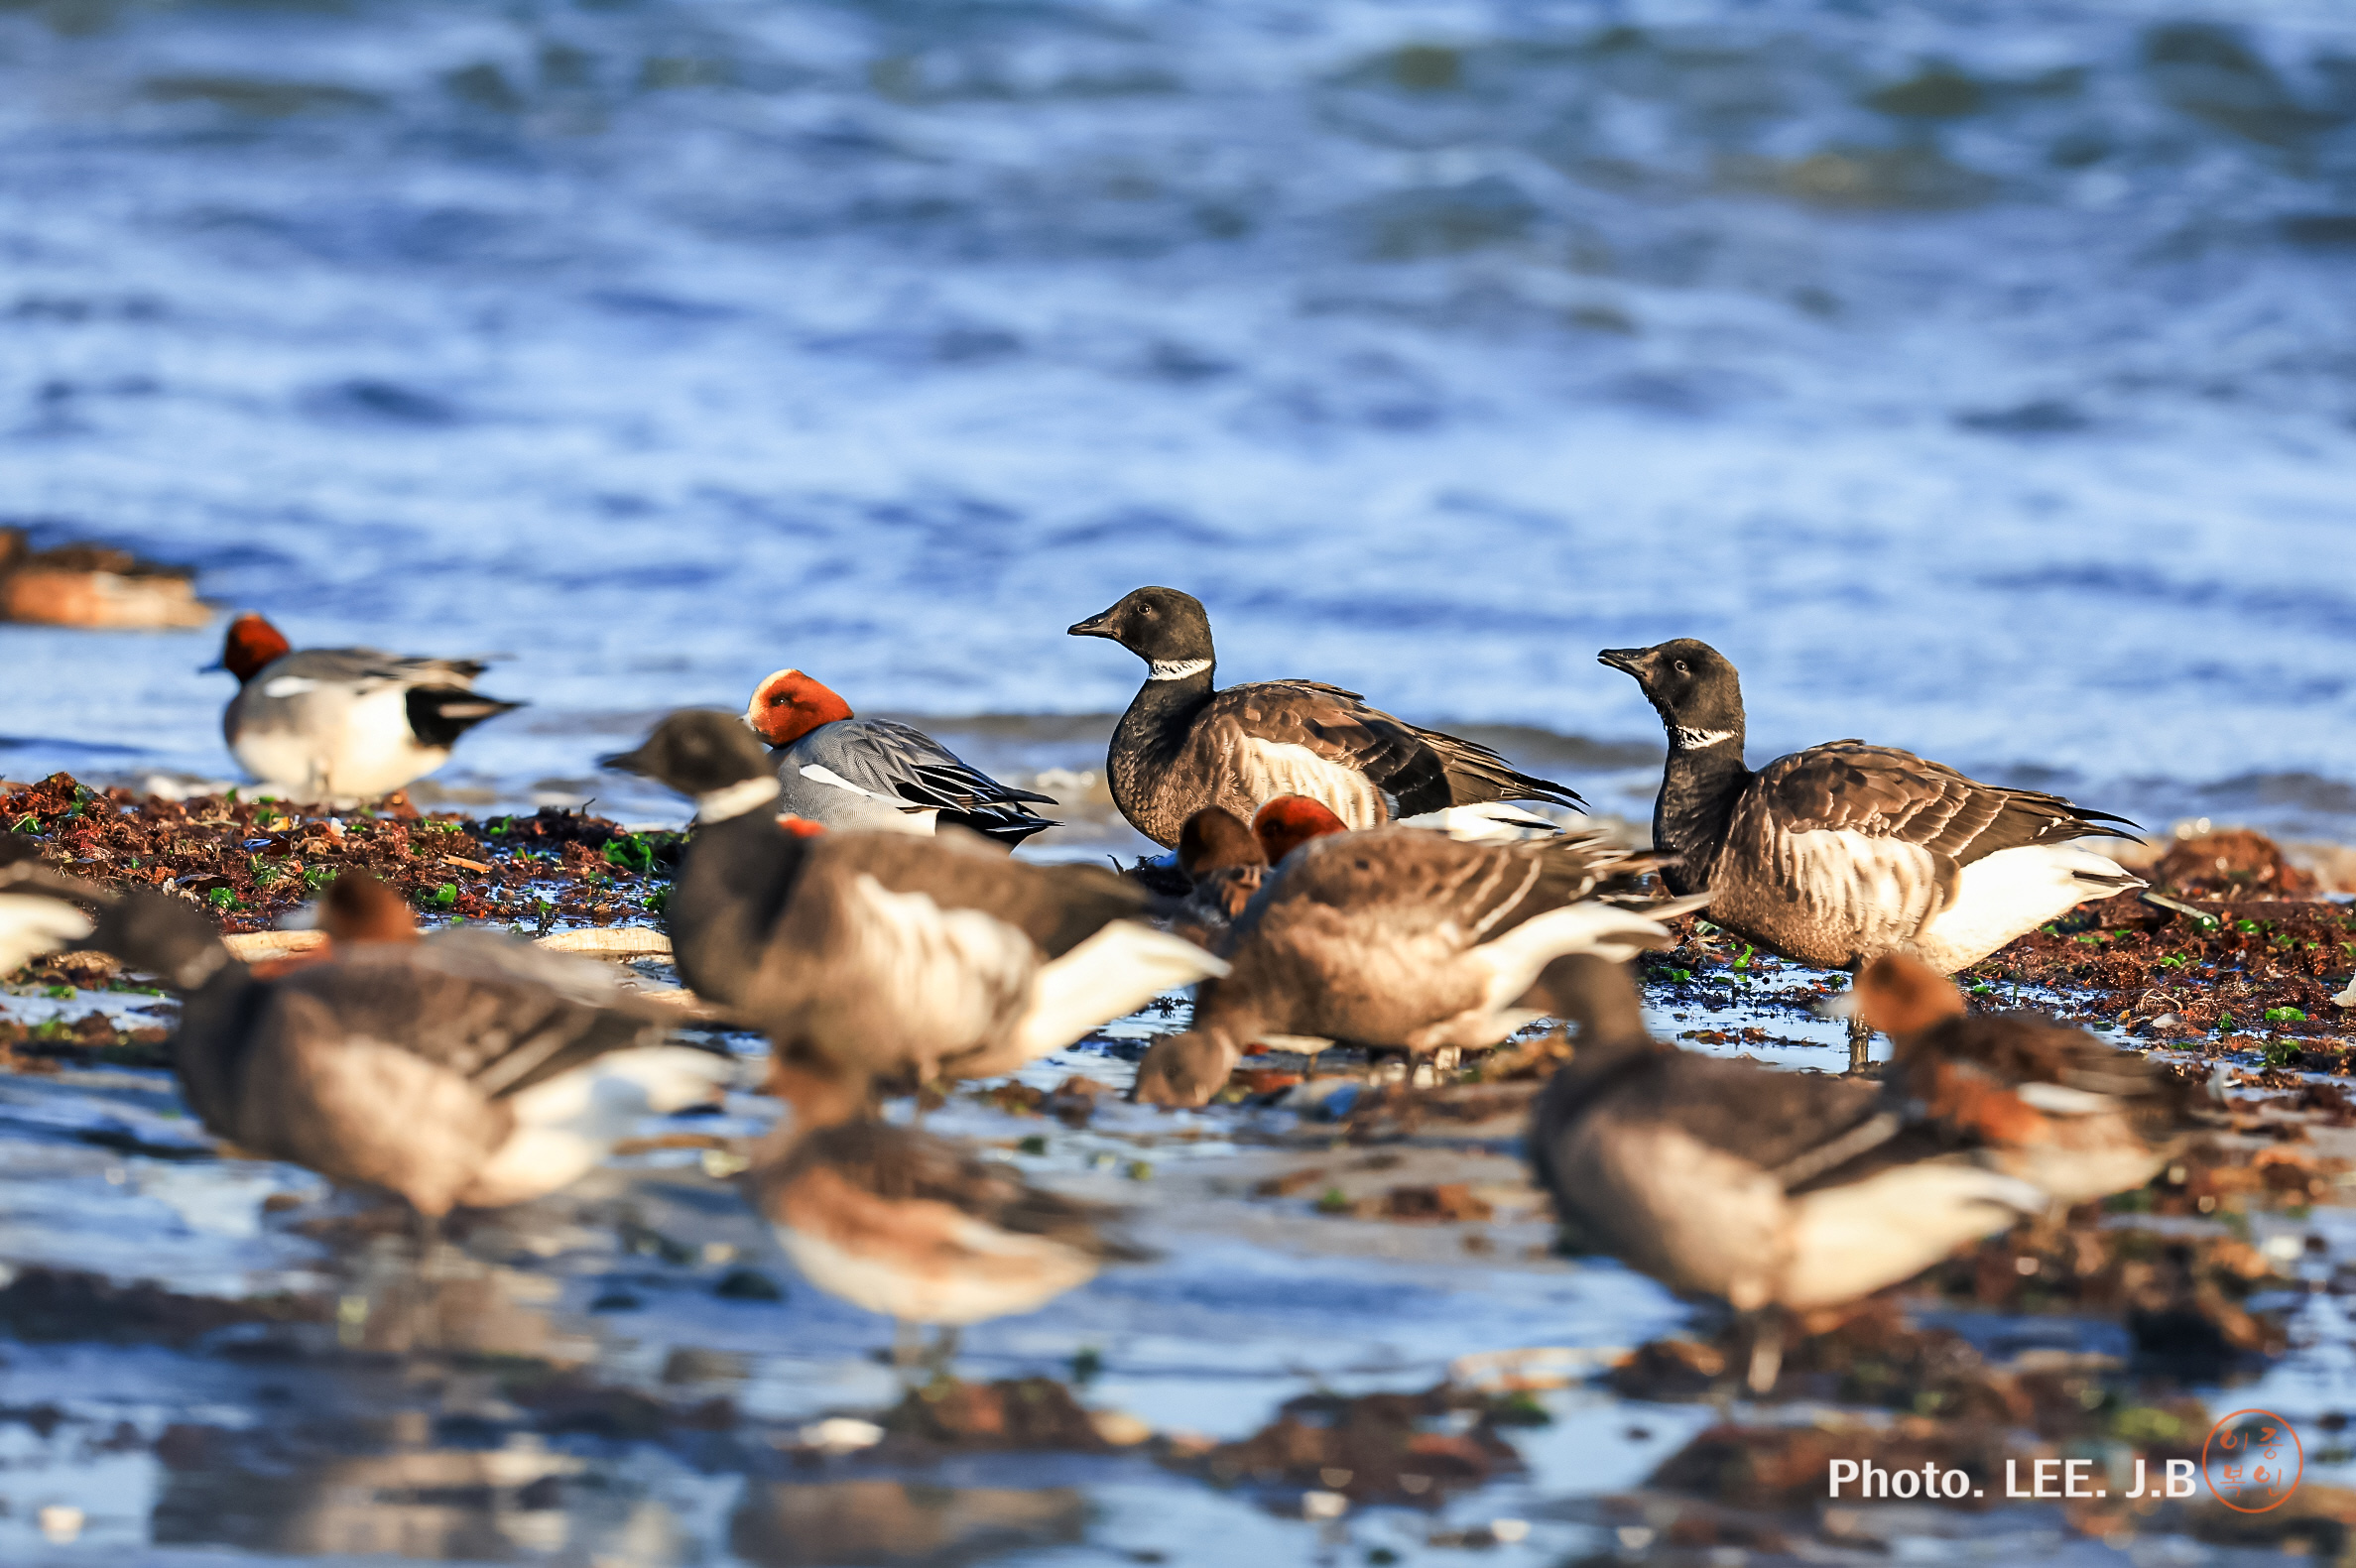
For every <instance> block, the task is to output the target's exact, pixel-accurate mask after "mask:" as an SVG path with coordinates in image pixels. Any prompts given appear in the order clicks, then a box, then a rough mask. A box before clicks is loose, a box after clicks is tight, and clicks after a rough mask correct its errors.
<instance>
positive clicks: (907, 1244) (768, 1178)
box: [746, 1058, 1152, 1366]
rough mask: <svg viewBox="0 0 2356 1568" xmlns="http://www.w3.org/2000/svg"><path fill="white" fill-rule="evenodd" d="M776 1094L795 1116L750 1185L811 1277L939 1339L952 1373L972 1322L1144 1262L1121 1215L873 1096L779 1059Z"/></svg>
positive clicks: (773, 1081)
mask: <svg viewBox="0 0 2356 1568" xmlns="http://www.w3.org/2000/svg"><path fill="white" fill-rule="evenodd" d="M769 1087H770V1089H771V1092H773V1093H775V1094H776V1095H777V1096H778V1097H779V1098H780V1099H782V1100H784V1101H785V1102H786V1103H787V1104H788V1105H789V1106H791V1107H792V1111H791V1114H790V1115H789V1116H788V1117H787V1118H786V1119H785V1120H784V1121H782V1122H781V1123H780V1124H779V1125H778V1128H777V1130H776V1131H774V1132H773V1133H771V1134H770V1135H769V1136H768V1138H767V1139H766V1140H765V1141H764V1142H763V1143H762V1145H761V1146H760V1147H759V1148H758V1149H757V1150H756V1151H755V1155H754V1161H753V1165H752V1168H751V1169H750V1170H749V1171H747V1172H746V1182H747V1185H748V1187H749V1189H750V1191H751V1194H752V1200H753V1206H754V1207H755V1208H756V1209H757V1210H759V1212H760V1213H761V1215H762V1217H763V1218H765V1219H767V1220H768V1221H769V1222H770V1224H771V1225H772V1226H773V1227H774V1228H775V1230H776V1234H777V1239H778V1243H779V1245H780V1246H781V1247H782V1248H783V1249H784V1250H785V1253H786V1256H787V1257H788V1258H790V1259H792V1260H793V1263H794V1266H795V1267H796V1268H798V1269H800V1270H801V1272H802V1276H803V1277H804V1278H805V1279H807V1280H808V1281H809V1282H810V1283H811V1284H813V1285H815V1286H817V1287H818V1288H819V1289H820V1290H823V1291H825V1292H826V1293H827V1294H829V1295H833V1296H839V1297H841V1298H842V1299H843V1300H845V1301H848V1302H850V1303H851V1304H852V1305H854V1306H860V1307H864V1308H866V1309H867V1310H868V1311H870V1312H878V1313H881V1314H883V1315H884V1316H886V1317H889V1318H892V1319H894V1320H895V1321H896V1322H897V1323H898V1324H899V1325H900V1327H901V1330H902V1332H901V1336H900V1343H901V1347H902V1354H901V1355H900V1356H899V1357H898V1359H899V1360H901V1361H902V1362H903V1364H905V1363H906V1362H908V1361H910V1360H913V1359H914V1358H913V1357H912V1356H910V1355H909V1354H908V1353H907V1352H908V1338H909V1330H911V1329H913V1328H914V1327H915V1326H917V1325H920V1324H930V1325H933V1326H934V1327H936V1328H938V1329H939V1330H940V1343H939V1345H938V1346H937V1347H936V1348H935V1350H934V1351H933V1353H932V1357H931V1359H932V1361H933V1362H934V1364H935V1366H939V1365H942V1364H945V1362H946V1361H947V1359H948V1357H949V1355H950V1354H951V1353H952V1351H953V1348H954V1346H955V1343H956V1330H957V1329H959V1328H961V1327H962V1326H964V1325H966V1324H968V1323H979V1322H982V1321H984V1320H986V1319H989V1318H997V1317H1010V1316H1013V1315H1014V1314H1016V1313H1021V1312H1033V1311H1037V1310H1038V1309H1039V1308H1040V1307H1042V1306H1045V1305H1046V1304H1047V1303H1048V1302H1049V1301H1051V1300H1053V1299H1054V1298H1055V1297H1056V1296H1058V1295H1061V1294H1062V1293H1063V1292H1064V1291H1066V1290H1070V1289H1073V1288H1075V1287H1076V1286H1079V1285H1082V1284H1085V1283H1087V1282H1088V1280H1089V1279H1091V1278H1093V1277H1094V1276H1095V1274H1096V1272H1097V1270H1098V1269H1100V1268H1102V1267H1103V1266H1105V1265H1107V1264H1127V1263H1143V1262H1146V1261H1148V1260H1149V1259H1150V1258H1151V1256H1152V1255H1151V1254H1149V1253H1145V1252H1142V1251H1140V1250H1138V1249H1136V1248H1134V1247H1131V1246H1130V1245H1129V1244H1128V1243H1126V1242H1125V1241H1123V1240H1121V1239H1120V1238H1118V1237H1116V1236H1114V1235H1112V1234H1110V1233H1109V1232H1108V1231H1107V1230H1106V1229H1105V1228H1104V1226H1105V1222H1106V1221H1107V1220H1108V1219H1110V1218H1111V1217H1112V1215H1111V1211H1109V1210H1105V1209H1101V1208H1098V1207H1097V1206H1095V1205H1093V1204H1088V1203H1082V1202H1078V1201H1076V1200H1074V1199H1071V1198H1066V1197H1062V1196H1060V1195H1058V1194H1056V1193H1053V1192H1047V1191H1044V1190H1042V1189H1040V1188H1038V1187H1035V1186H1033V1185H1031V1184H1030V1183H1029V1182H1027V1181H1025V1180H1024V1179H1023V1178H1022V1176H1021V1174H1020V1173H1018V1172H1017V1171H1015V1170H1014V1169H1013V1168H1011V1167H1010V1166H1008V1165H1006V1164H1004V1163H1002V1162H999V1161H995V1160H985V1159H981V1158H978V1157H977V1156H975V1155H974V1154H973V1153H972V1152H971V1151H970V1150H968V1149H966V1148H965V1147H964V1146H961V1145H958V1144H955V1143H952V1142H950V1141H949V1140H947V1139H943V1138H939V1137H936V1136H934V1135H932V1134H930V1133H925V1132H922V1131H919V1130H917V1129H914V1128H906V1127H895V1126H892V1125H890V1124H889V1123H884V1122H877V1121H871V1120H868V1119H866V1118H865V1117H864V1116H862V1115H861V1112H862V1110H863V1108H864V1105H865V1095H864V1093H863V1092H862V1090H861V1088H860V1087H859V1086H858V1085H856V1084H855V1083H849V1082H845V1081H843V1080H842V1079H840V1078H838V1077H834V1076H831V1075H828V1074H825V1073H822V1072H816V1071H812V1070H810V1069H809V1068H807V1067H806V1066H801V1065H797V1064H792V1063H789V1062H787V1061H785V1060H784V1059H783V1058H780V1059H779V1060H778V1061H777V1062H776V1063H775V1064H774V1066H773V1068H772V1071H771V1076H770V1085H769Z"/></svg>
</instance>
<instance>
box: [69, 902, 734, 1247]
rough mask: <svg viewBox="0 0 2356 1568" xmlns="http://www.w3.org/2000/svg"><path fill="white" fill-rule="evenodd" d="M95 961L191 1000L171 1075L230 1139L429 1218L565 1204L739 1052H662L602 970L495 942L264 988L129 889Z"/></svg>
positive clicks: (413, 952) (202, 927) (664, 1016)
mask: <svg viewBox="0 0 2356 1568" xmlns="http://www.w3.org/2000/svg"><path fill="white" fill-rule="evenodd" d="M82 945H83V946H86V947H90V948H95V949H97V950H99V951H101V952H108V953H112V954H114V955H115V956H116V957H118V958H120V959H122V960H123V962H125V963H126V964H129V965H131V966H132V967H133V968H135V969H141V970H145V971H147V972H148V973H150V974H154V975H156V976H158V977H160V978H161V979H162V980H163V981H164V983H165V984H166V985H168V986H170V987H171V988H172V989H173V990H175V991H178V992H180V993H181V994H182V996H183V997H184V998H185V999H186V1001H185V1006H184V1009H183V1012H182V1015H181V1024H180V1027H179V1028H178V1029H177V1030H176V1031H174V1033H173V1036H172V1040H171V1045H170V1049H171V1052H172V1060H173V1067H174V1069H175V1071H177V1072H178V1074H179V1076H180V1082H181V1089H182V1092H183V1093H184V1094H186V1097H187V1101H188V1106H189V1108H190V1109H191V1110H193V1111H194V1112H195V1113H196V1115H197V1116H198V1118H199V1119H201V1120H202V1121H203V1123H204V1126H205V1127H206V1128H207V1129H208V1130H209V1131H210V1132H212V1133H213V1134H214V1135H215V1136H216V1137H219V1138H222V1139H225V1140H227V1141H228V1142H230V1143H232V1144H235V1145H236V1146H238V1147H240V1148H244V1149H248V1150H251V1151H253V1152H255V1153H258V1154H264V1155H267V1156H269V1157H271V1158H274V1159H286V1160H292V1161H293V1162H295V1163H296V1164H300V1165H307V1166H309V1167H310V1169H312V1170H315V1171H317V1172H318V1173H319V1174H320V1175H323V1176H326V1177H328V1178H330V1179H332V1180H336V1181H347V1182H360V1183H365V1184H367V1185H370V1186H375V1187H382V1188H385V1189H387V1190H389V1191H392V1192H396V1193H399V1194H400V1195H401V1196H402V1197H404V1198H406V1199H408V1200H409V1202H410V1203H411V1204H412V1205H414V1206H415V1207H416V1208H417V1210H418V1211H419V1212H420V1213H421V1214H425V1215H428V1216H437V1215H440V1214H444V1213H446V1212H448V1211H449V1210H450V1209H451V1208H453V1207H456V1206H459V1205H465V1206H468V1207H497V1206H499V1205H503V1204H509V1203H520V1202H523V1201H524V1200H526V1199H529V1198H535V1197H539V1196H541V1195H542V1194H544V1193H548V1192H553V1191H555V1190H556V1189H557V1188H558V1187H561V1186H563V1185H564V1184H565V1183H567V1182H569V1181H571V1180H573V1179H574V1178H575V1177H577V1176H580V1175H582V1174H584V1173H586V1172H587V1171H588V1170H589V1169H590V1167H592V1166H593V1165H595V1164H596V1163H598V1161H600V1160H601V1159H603V1158H604V1157H605V1156H606V1155H607V1154H608V1153H610V1152H611V1151H612V1148H613V1146H614V1145H615V1144H616V1143H617V1142H619V1141H620V1140H622V1139H624V1138H626V1137H628V1136H630V1134H631V1133H633V1132H634V1131H636V1129H637V1125H638V1123H639V1121H640V1120H641V1119H642V1118H644V1117H646V1116H648V1115H650V1114H658V1113H663V1112H668V1111H676V1110H680V1109H682V1108H684V1107H685V1106H687V1105H691V1104H694V1103H697V1102H698V1101H703V1100H709V1099H711V1098H713V1097H714V1094H715V1091H717V1090H718V1089H720V1088H721V1087H723V1086H724V1085H726V1084H727V1083H729V1082H731V1081H733V1079H734V1077H735V1063H734V1061H733V1060H732V1059H731V1058H729V1057H728V1056H727V1055H726V1054H725V1053H724V1052H712V1051H704V1050H695V1049H690V1048H688V1047H685V1046H674V1045H663V1044H661V1043H659V1042H660V1041H661V1040H662V1039H663V1037H664V1035H665V1034H666V1033H667V1032H668V1031H669V1029H670V1026H671V1025H672V1023H673V1022H674V1020H675V1017H676V1016H675V1015H674V1014H673V1013H672V1012H671V1011H670V1010H668V1009H665V1008H663V1007H660V1006H658V1005H656V1004H652V1003H646V1002H641V1001H638V1000H637V999H635V998H633V997H632V996H631V995H630V994H629V993H628V992H627V991H625V990H623V988H622V986H621V984H620V982H619V980H618V979H617V978H616V977H615V976H614V975H613V974H612V972H611V971H610V970H608V969H606V968H605V967H604V966H602V965H599V964H595V963H591V962H589V961H587V960H583V959H571V958H566V957H564V956H563V955H562V954H558V953H550V952H546V951H543V950H541V949H539V948H536V947H534V946H532V945H531V944H530V943H528V942H523V941H520V940H515V939H511V938H503V937H500V936H497V935H495V934H493V933H491V932H488V931H469V932H465V933H456V932H453V933H450V934H449V935H448V936H447V937H439V938H435V939H434V940H430V941H423V942H420V941H414V940H410V941H401V940H392V941H384V940H363V941H360V942H357V943H354V944H352V945H349V946H340V945H339V947H338V949H337V951H336V952H335V954H334V956H333V957H332V958H331V959H330V960H328V961H326V962H322V963H310V964H306V965H304V966H302V967H300V968H297V969H293V970H291V971H289V972H287V973H285V974H283V975H281V976H279V977H278V978H276V979H268V980H266V979H263V978H261V977H259V976H257V975H255V974H254V973H253V972H252V971H251V970H249V969H248V968H247V967H246V966H245V965H244V964H242V963H240V962H238V961H237V960H236V959H234V958H232V957H230V956H229V953H228V951H227V949H225V948H224V947H222V945H221V942H220V938H219V936H218V935H217V934H216V933H215V932H214V930H213V927H212V925H211V923H210V922H209V921H208V920H206V919H205V917H204V916H203V915H202V914H201V913H199V912H198V911H197V909H196V907H195V906H194V905H192V904H189V903H188V902H186V900H182V899H175V898H170V897H166V896H164V895H161V894H150V893H132V894H126V895H124V896H123V897H122V898H121V899H119V900H117V901H116V902H115V903H113V904H112V905H108V906H107V907H106V908H104V909H102V910H101V911H99V915H98V919H97V929H96V930H95V931H93V932H92V933H91V935H90V936H89V937H88V939H87V940H86V941H85V942H84V943H83V944H82Z"/></svg>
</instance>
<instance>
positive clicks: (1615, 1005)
mask: <svg viewBox="0 0 2356 1568" xmlns="http://www.w3.org/2000/svg"><path fill="white" fill-rule="evenodd" d="M1523 1005H1524V1006H1526V1007H1542V1008H1545V1009H1546V1010H1547V1012H1549V1013H1550V1014H1552V1015H1553V1016H1554V1017H1555V1018H1558V1019H1560V1020H1561V1021H1562V1022H1563V1023H1565V1024H1569V1025H1575V1026H1576V1027H1577V1029H1578V1043H1579V1044H1580V1045H1581V1046H1582V1047H1584V1046H1592V1045H1615V1044H1631V1043H1636V1042H1639V1041H1644V1040H1647V1039H1649V1038H1650V1036H1649V1035H1648V1034H1647V1032H1646V1030H1645V1008H1644V999H1643V998H1642V997H1641V996H1640V995H1639V994H1638V993H1637V989H1636V982H1635V980H1633V979H1632V978H1631V977H1630V976H1629V973H1628V966H1627V965H1626V964H1615V963H1613V962H1612V961H1611V960H1610V959H1608V958H1599V957H1597V956H1596V955H1595V954H1593V953H1570V954H1567V955H1565V956H1564V957H1561V958H1557V959H1555V960H1554V961H1553V962H1552V963H1550V964H1549V965H1547V967H1546V968H1545V969H1543V970H1541V971H1540V972H1539V976H1538V983H1537V984H1536V985H1534V986H1532V987H1531V988H1530V994H1529V995H1528V996H1527V997H1525V998H1524V999H1523Z"/></svg>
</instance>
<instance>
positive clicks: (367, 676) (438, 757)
mask: <svg viewBox="0 0 2356 1568" xmlns="http://www.w3.org/2000/svg"><path fill="white" fill-rule="evenodd" d="M213 667H215V668H219V669H226V670H228V671H229V672H230V673H231V674H233V675H235V676H236V677H237V681H238V686H237V695H236V696H234V697H232V698H230V699H229V706H228V709H227V711H225V712H224V713H223V714H222V716H221V733H222V734H223V735H224V736H225V737H227V739H228V742H229V750H230V752H231V753H232V754H233V755H234V756H235V757H236V758H237V761H238V764H239V765H240V766H241V767H243V768H244V769H245V771H246V772H247V773H250V774H252V775H253V776H254V778H255V779H256V780H258V781H260V782H261V783H262V784H264V785H266V786H268V787H270V788H272V789H276V790H278V791H280V792H282V793H284V794H286V795H288V796H289V797H291V798H294V799H298V800H307V801H309V800H328V801H341V800H373V799H375V798H377V797H378V796H380V795H385V794H390V793H391V792H392V791H393V790H395V789H398V788H400V787H401V786H402V785H404V784H414V783H415V782H416V781H418V780H420V779H423V778H425V777H426V775H428V774H430V773H432V772H434V770H435V769H436V768H439V767H440V766H441V765H442V764H443V763H446V762H448V761H449V760H450V748H451V747H453V746H455V745H456V744H457V743H458V737H459V736H461V735H463V734H465V733H466V732H467V731H468V730H469V729H472V728H473V727H474V726H475V725H477V724H480V723H481V722H482V721H483V720H485V719H487V718H490V717H492V716H494V715H496V714H500V713H505V712H507V711H508V710H509V709H511V708H519V707H522V706H523V704H522V703H520V702H507V701H503V700H501V699H499V698H497V697H486V696H484V695H482V694H481V693H480V692H478V691H476V690H475V689H474V679H475V677H476V676H477V675H479V674H481V673H482V672H483V668H484V666H483V664H482V663H481V662H479V661H477V660H471V659H411V658H407V657H404V656H402V655H399V654H384V653H379V652H377V651H376V650H375V649H373V648H310V649H305V650H303V651H301V652H299V653H298V652H293V651H291V650H290V649H289V647H288V644H287V640H286V638H285V636H284V635H282V634H281V633H280V632H279V630H278V628H276V627H274V626H272V625H271V624H270V623H269V622H268V621H266V620H264V619H263V618H262V617H261V616H259V615H253V614H246V615H241V616H239V617H238V618H237V619H236V620H235V621H233V622H231V623H230V626H229V635H228V638H227V641H226V642H225V644H224V645H223V647H222V650H221V659H220V663H218V664H217V665H214V666H213Z"/></svg>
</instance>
